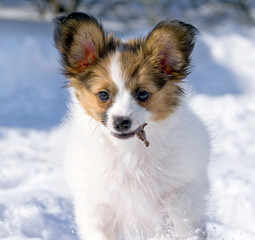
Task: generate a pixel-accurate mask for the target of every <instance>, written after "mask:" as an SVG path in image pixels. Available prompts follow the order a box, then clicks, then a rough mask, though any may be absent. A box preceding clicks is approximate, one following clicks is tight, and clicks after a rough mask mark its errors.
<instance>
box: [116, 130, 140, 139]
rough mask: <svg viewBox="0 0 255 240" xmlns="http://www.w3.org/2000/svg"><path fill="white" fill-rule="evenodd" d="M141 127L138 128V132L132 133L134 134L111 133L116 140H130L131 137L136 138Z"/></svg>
mask: <svg viewBox="0 0 255 240" xmlns="http://www.w3.org/2000/svg"><path fill="white" fill-rule="evenodd" d="M140 128H141V127H138V128H137V129H136V130H134V131H132V132H129V133H116V132H111V133H112V135H113V136H114V137H116V138H119V139H128V138H131V137H134V136H135V135H136V133H137V131H138V129H140Z"/></svg>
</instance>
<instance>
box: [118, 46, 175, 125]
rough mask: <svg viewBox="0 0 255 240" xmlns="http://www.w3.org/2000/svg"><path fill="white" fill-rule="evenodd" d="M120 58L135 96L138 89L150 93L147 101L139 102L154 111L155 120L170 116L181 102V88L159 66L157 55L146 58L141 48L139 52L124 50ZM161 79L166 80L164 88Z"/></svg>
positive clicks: (128, 83) (128, 86)
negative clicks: (161, 85)
mask: <svg viewBox="0 0 255 240" xmlns="http://www.w3.org/2000/svg"><path fill="white" fill-rule="evenodd" d="M120 59H121V66H122V72H123V74H124V79H125V80H126V86H127V88H128V89H129V90H130V92H131V93H132V94H133V95H134V96H135V92H136V90H137V89H142V90H146V91H148V92H149V93H150V97H149V99H148V100H147V101H146V102H144V103H142V102H138V103H139V104H140V105H141V106H142V107H144V108H146V109H147V110H148V111H150V112H151V113H152V115H153V117H152V119H153V120H154V121H159V120H163V119H165V118H166V117H168V116H169V114H171V113H172V112H173V111H174V109H175V108H176V107H177V106H178V104H179V95H180V88H179V87H178V86H176V85H175V81H174V80H169V78H167V77H166V76H164V74H162V72H161V71H160V69H159V68H157V66H158V59H157V57H155V56H153V55H152V56H150V57H147V58H146V59H145V58H144V54H143V52H142V50H140V51H137V53H134V52H132V51H123V52H122V53H121V55H120ZM133 73H135V74H133ZM161 81H165V85H164V86H163V87H162V88H160V86H159V85H160V84H159V82H161Z"/></svg>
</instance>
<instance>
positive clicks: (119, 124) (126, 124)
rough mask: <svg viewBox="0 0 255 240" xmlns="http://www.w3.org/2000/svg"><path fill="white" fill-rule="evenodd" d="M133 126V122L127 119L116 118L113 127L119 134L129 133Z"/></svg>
mask: <svg viewBox="0 0 255 240" xmlns="http://www.w3.org/2000/svg"><path fill="white" fill-rule="evenodd" d="M130 126H131V120H130V118H127V117H115V118H114V120H113V127H114V128H115V130H117V131H119V132H125V131H127V130H128V129H129V128H130Z"/></svg>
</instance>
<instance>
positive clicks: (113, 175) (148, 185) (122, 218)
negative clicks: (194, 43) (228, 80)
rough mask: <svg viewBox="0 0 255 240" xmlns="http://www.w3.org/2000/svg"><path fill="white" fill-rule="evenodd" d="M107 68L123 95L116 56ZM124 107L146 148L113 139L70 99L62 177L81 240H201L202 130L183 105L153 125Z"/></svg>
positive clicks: (206, 143) (206, 146)
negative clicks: (141, 129)
mask: <svg viewBox="0 0 255 240" xmlns="http://www.w3.org/2000/svg"><path fill="white" fill-rule="evenodd" d="M112 64H113V65H112V67H111V70H112V78H113V80H114V81H115V83H116V85H117V86H118V88H119V89H123V86H124V85H121V84H122V83H121V82H119V83H118V81H121V72H120V70H119V69H118V62H117V57H116V56H115V57H114V58H113V59H112ZM118 78H119V79H118ZM125 94H128V93H127V92H124V93H122V94H120V95H119V96H118V100H117V101H116V105H113V106H112V110H111V109H109V111H112V113H111V112H110V115H114V114H116V113H117V111H118V105H120V107H121V106H122V105H121V103H122V100H123V98H125V97H127V95H125ZM122 97H123V98H122ZM129 100H130V99H129ZM124 102H125V101H124ZM126 103H127V102H126ZM124 105H125V104H124ZM137 105H138V104H137ZM126 107H127V109H128V111H127V112H123V114H129V115H130V116H131V117H132V118H137V119H136V120H134V122H136V121H137V122H139V121H140V122H139V123H137V124H140V123H144V122H147V123H148V126H146V128H145V130H146V135H147V139H148V140H149V141H150V146H149V147H148V148H146V147H145V145H144V143H143V142H142V141H140V140H138V139H137V138H136V137H133V138H130V139H127V140H126V139H125V140H123V139H116V138H115V137H114V136H112V135H111V133H110V132H111V130H112V129H111V127H110V126H108V127H109V128H108V127H105V126H103V125H101V124H99V123H98V122H97V121H96V120H94V119H93V118H91V117H90V116H88V115H87V114H86V112H85V110H84V109H83V108H82V107H81V106H80V104H79V102H78V101H77V100H76V98H75V96H74V95H72V103H71V107H70V113H71V117H70V119H69V120H68V121H67V123H66V125H67V127H68V128H69V129H70V134H69V140H68V143H67V148H66V168H65V169H66V173H67V176H68V182H69V186H70V188H71V191H72V195H73V199H74V207H75V215H76V220H77V224H78V229H79V233H80V235H81V239H82V240H83V239H86V240H115V239H134V238H135V236H136V235H140V238H141V239H153V240H154V239H179V240H184V239H188V238H189V237H193V238H192V239H199V240H200V239H205V234H203V233H202V231H200V230H201V229H203V227H204V209H205V203H206V202H205V197H206V193H207V183H208V180H207V174H206V168H207V163H208V159H209V153H210V140H209V136H208V132H207V129H206V127H205V126H204V125H203V123H202V122H201V121H200V119H199V117H197V116H196V115H195V114H194V113H193V112H192V111H191V110H190V108H189V106H188V104H187V103H186V102H185V99H181V104H180V106H179V107H178V108H177V109H176V110H175V112H174V113H173V114H171V115H170V116H169V117H168V118H167V119H165V120H163V121H157V122H154V121H152V120H151V119H150V114H149V113H146V110H143V111H144V112H142V114H141V116H142V117H141V116H137V114H132V112H135V111H137V109H136V107H137V106H135V104H134V103H133V104H131V105H127V106H126ZM137 108H138V107H137ZM122 109H125V106H123V108H122ZM138 115H139V114H138ZM110 117H111V116H110ZM120 236H122V238H120ZM123 236H125V238H124V237H123Z"/></svg>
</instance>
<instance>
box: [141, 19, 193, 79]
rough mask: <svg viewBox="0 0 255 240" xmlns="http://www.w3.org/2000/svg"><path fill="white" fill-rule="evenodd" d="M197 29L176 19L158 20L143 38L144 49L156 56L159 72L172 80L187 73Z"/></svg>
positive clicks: (181, 77) (183, 76)
mask: <svg viewBox="0 0 255 240" xmlns="http://www.w3.org/2000/svg"><path fill="white" fill-rule="evenodd" d="M197 33H198V31H197V29H196V28H195V27H193V26H192V25H190V24H186V23H183V22H180V21H177V20H174V21H169V20H166V21H162V22H160V23H159V24H158V25H157V26H156V27H155V28H154V29H153V30H152V31H151V32H150V33H149V34H148V36H147V37H146V38H145V51H146V52H147V53H149V54H150V55H152V56H153V57H155V58H156V60H157V63H158V66H159V68H160V70H161V72H162V73H163V74H164V75H165V76H167V77H170V79H174V80H182V79H183V78H185V77H186V76H187V75H188V74H189V63H190V54H191V52H192V50H193V47H194V45H195V36H196V34H197Z"/></svg>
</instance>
